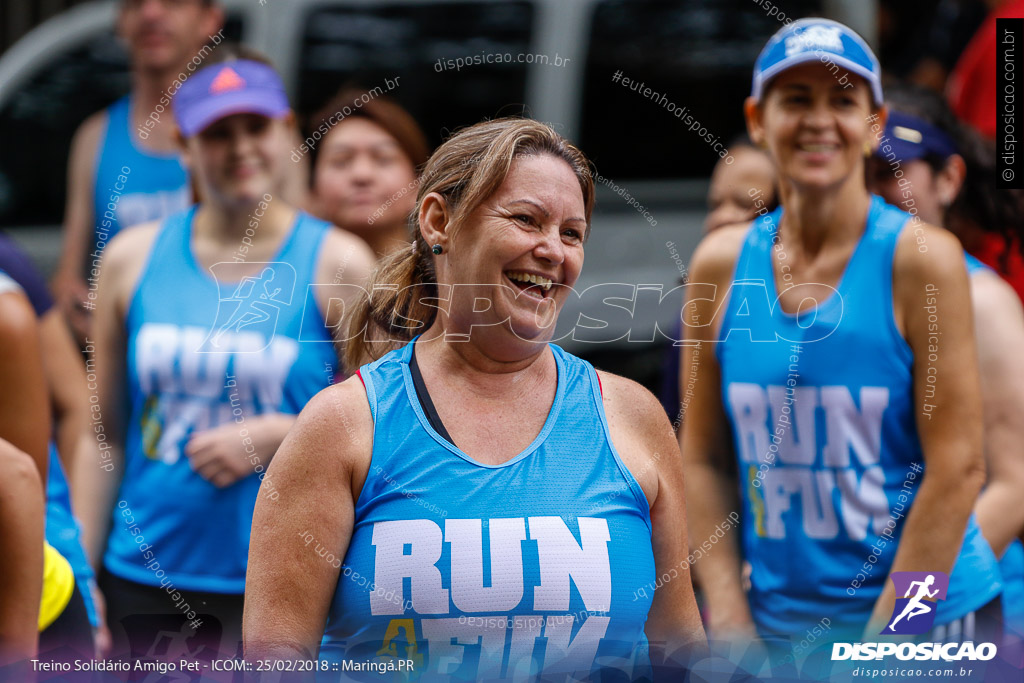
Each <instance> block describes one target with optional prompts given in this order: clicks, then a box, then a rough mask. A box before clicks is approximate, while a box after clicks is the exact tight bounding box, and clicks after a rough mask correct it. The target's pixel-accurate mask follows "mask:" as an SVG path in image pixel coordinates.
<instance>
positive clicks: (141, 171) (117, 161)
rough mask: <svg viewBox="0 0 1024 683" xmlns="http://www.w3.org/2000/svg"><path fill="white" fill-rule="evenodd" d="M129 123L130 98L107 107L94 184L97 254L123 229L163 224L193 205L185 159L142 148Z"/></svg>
mask: <svg viewBox="0 0 1024 683" xmlns="http://www.w3.org/2000/svg"><path fill="white" fill-rule="evenodd" d="M166 115H167V116H170V112H168V113H167V114H166ZM130 119H131V99H130V98H129V97H127V96H126V97H123V98H121V99H119V100H118V101H117V102H114V104H112V105H110V107H109V108H108V109H107V129H106V132H105V133H104V135H103V140H102V143H101V144H100V148H99V153H98V154H97V160H96V177H95V182H94V184H93V221H94V226H95V230H94V231H93V247H94V248H95V249H97V250H99V251H103V249H104V247H105V246H106V245H107V244H109V243H110V240H111V239H113V237H114V235H116V234H117V233H118V232H120V231H121V230H122V229H124V228H128V227H131V226H133V225H138V224H139V223H145V222H147V221H155V220H159V219H161V218H164V217H165V216H169V215H171V214H172V213H175V212H177V211H182V210H184V209H187V208H188V207H189V205H190V204H191V203H192V190H191V187H190V185H189V179H188V171H186V170H185V167H184V166H183V165H182V163H181V157H180V156H179V155H177V154H161V153H159V152H149V151H146V150H144V149H140V148H139V147H138V146H137V145H136V142H137V139H136V133H135V131H134V130H132V129H131V125H132V124H131V120H130Z"/></svg>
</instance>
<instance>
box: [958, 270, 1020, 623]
mask: <svg viewBox="0 0 1024 683" xmlns="http://www.w3.org/2000/svg"><path fill="white" fill-rule="evenodd" d="M964 258H965V259H966V260H967V274H968V275H970V276H972V277H973V276H974V275H975V274H976V273H984V272H989V273H995V271H994V270H992V269H991V268H989V267H988V266H987V265H985V264H984V263H982V262H981V261H979V260H978V259H976V258H974V257H973V256H971V255H970V254H968V253H966V252H965V253H964ZM999 572H1000V574H1001V575H1002V577H1003V599H1002V603H1003V616H1004V625H1005V626H1006V628H1007V630H1009V631H1012V632H1013V633H1014V634H1016V635H1017V636H1018V637H1020V636H1024V546H1022V545H1021V542H1020V540H1019V539H1014V540H1013V541H1011V543H1010V545H1009V547H1008V548H1007V549H1006V551H1005V552H1004V553H1003V556H1002V557H1001V558H999Z"/></svg>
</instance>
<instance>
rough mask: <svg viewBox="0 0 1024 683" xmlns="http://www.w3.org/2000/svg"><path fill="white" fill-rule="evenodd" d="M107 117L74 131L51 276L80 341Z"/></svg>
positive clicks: (84, 323) (91, 120)
mask: <svg viewBox="0 0 1024 683" xmlns="http://www.w3.org/2000/svg"><path fill="white" fill-rule="evenodd" d="M108 118H109V117H108V115H107V112H106V111H101V112H97V113H95V114H93V115H92V116H90V117H89V118H87V119H86V120H85V122H84V123H82V125H81V126H79V127H78V130H77V131H76V132H75V137H74V138H73V139H72V141H71V154H70V156H69V158H68V175H67V201H66V202H65V207H64V240H63V242H62V243H61V253H60V261H59V262H58V264H57V272H56V273H55V274H54V277H53V290H54V294H55V295H56V298H57V304H58V306H59V307H60V309H61V310H62V311H63V313H64V315H65V316H67V320H68V324H69V325H70V326H71V328H72V329H73V330H74V331H75V333H76V335H77V336H78V337H79V338H81V337H84V336H85V334H86V333H87V331H88V326H89V314H88V312H87V311H86V310H85V309H84V308H83V303H84V302H85V299H86V296H87V293H88V288H87V286H86V282H85V278H84V277H83V276H82V270H83V268H84V267H85V262H86V253H88V251H89V249H90V246H91V243H92V237H93V230H94V226H95V217H94V216H93V204H92V201H93V200H92V194H93V183H94V181H95V174H96V156H97V154H99V147H100V139H101V138H102V136H103V133H104V131H105V130H106V128H107V119H108Z"/></svg>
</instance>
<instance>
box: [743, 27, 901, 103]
mask: <svg viewBox="0 0 1024 683" xmlns="http://www.w3.org/2000/svg"><path fill="white" fill-rule="evenodd" d="M808 62H821V63H823V64H826V65H828V64H829V63H831V64H835V65H836V66H837V67H841V68H843V69H845V70H846V71H848V72H850V73H853V74H855V75H857V76H860V77H861V78H863V79H864V80H866V81H867V82H868V85H870V86H871V95H872V96H873V98H874V100H875V104H877V105H879V106H881V104H882V67H881V66H880V65H879V63H878V58H877V57H875V53H874V52H872V51H871V48H870V47H869V46H868V44H867V43H866V42H864V39H863V38H861V37H860V36H859V35H857V33H856V31H854V30H853V29H852V28H850V27H849V26H847V25H845V24H840V23H839V22H838V21H832V20H831V19H820V18H817V17H810V18H807V19H800V20H798V21H794V22H793V23H792V24H788V25H786V26H784V27H782V28H781V29H779V30H778V31H776V33H775V35H773V36H772V37H771V38H769V39H768V43H767V44H766V45H765V46H764V49H762V50H761V54H760V55H758V57H757V61H756V62H755V63H754V83H753V87H752V88H751V90H750V94H751V95H752V96H753V97H754V99H755V100H760V99H761V95H762V94H763V93H764V87H765V85H766V84H767V83H768V81H770V80H771V79H772V78H774V77H775V76H778V75H779V74H780V73H782V72H783V71H786V70H787V69H791V68H793V67H794V66H797V65H799V64H806V63H808Z"/></svg>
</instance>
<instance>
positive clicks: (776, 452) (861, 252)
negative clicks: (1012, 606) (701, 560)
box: [716, 197, 1000, 636]
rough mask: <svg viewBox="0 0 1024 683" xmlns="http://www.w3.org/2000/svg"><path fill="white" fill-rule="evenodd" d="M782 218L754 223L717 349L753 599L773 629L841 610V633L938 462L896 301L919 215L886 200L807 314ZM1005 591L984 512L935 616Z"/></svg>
mask: <svg viewBox="0 0 1024 683" xmlns="http://www.w3.org/2000/svg"><path fill="white" fill-rule="evenodd" d="M781 216H782V208H781V207H780V208H779V209H778V210H776V211H775V212H774V213H772V214H769V215H767V216H764V217H761V218H758V219H756V220H755V221H754V222H753V223H752V225H751V228H750V230H749V232H748V233H747V238H746V240H745V242H744V244H743V247H742V249H741V251H740V254H739V258H738V261H737V263H736V272H735V277H734V281H733V283H732V288H731V290H730V294H729V299H728V303H727V305H726V307H725V317H724V318H723V321H722V332H721V335H720V337H719V338H721V339H724V341H722V342H720V343H719V344H717V348H716V354H717V357H718V360H719V363H720V366H721V372H722V395H723V403H724V406H725V409H726V412H727V414H728V415H729V419H730V422H731V424H732V428H733V438H734V443H735V446H736V453H737V457H738V460H739V473H740V490H741V497H742V515H743V523H742V524H741V525H740V528H741V529H742V537H743V550H744V555H745V557H746V558H747V560H749V561H750V563H751V565H752V570H753V571H752V575H751V589H750V593H749V600H750V606H751V611H752V614H753V617H754V621H755V623H756V624H757V626H758V628H759V629H760V630H761V631H762V632H764V633H766V634H771V633H774V634H799V633H802V632H803V631H804V630H805V629H808V628H811V627H813V626H814V625H816V624H818V623H819V622H820V620H821V619H822V618H823V617H828V618H829V619H831V625H832V630H831V631H830V633H831V634H832V635H833V636H840V635H842V634H844V633H847V634H852V635H859V634H860V631H861V629H863V627H864V625H865V624H866V623H867V620H868V618H869V617H870V613H871V610H872V608H873V607H874V603H875V601H876V599H877V598H878V596H879V594H880V593H881V591H882V590H883V589H884V587H885V584H886V581H887V576H888V573H889V569H890V567H891V566H892V562H893V559H894V557H895V554H896V548H897V545H898V543H899V539H900V534H901V532H902V529H903V525H904V523H905V521H906V515H907V514H908V513H909V510H910V505H911V502H912V500H913V495H914V493H916V491H917V489H918V487H919V485H920V483H921V478H922V476H923V471H924V469H923V467H924V460H923V455H922V451H921V444H920V441H919V437H918V433H917V427H916V423H915V419H916V417H917V415H916V412H917V411H916V410H915V407H914V406H915V403H914V395H913V376H912V366H913V362H914V358H913V354H912V352H911V349H910V346H909V345H908V344H907V343H906V341H905V340H904V339H903V337H902V335H901V334H900V333H899V330H898V328H897V327H896V322H895V319H894V317H893V312H892V268H893V255H894V253H895V249H896V242H897V238H898V237H899V234H900V232H901V230H902V229H903V226H904V224H905V223H906V221H907V220H908V219H909V218H910V216H909V214H906V213H903V212H902V211H900V210H898V209H896V208H893V207H891V206H888V205H886V204H885V203H884V202H883V201H882V200H881V198H879V197H873V198H872V201H871V207H870V211H869V213H868V218H867V225H866V228H865V232H864V234H863V236H862V237H861V239H860V241H859V243H858V245H857V247H856V249H855V250H854V252H853V254H852V256H851V257H850V260H849V262H848V264H847V266H846V270H845V272H844V273H843V275H842V278H841V279H840V281H839V284H838V287H837V291H834V292H832V293H831V295H830V296H829V297H827V298H826V299H825V300H824V301H823V302H821V303H820V304H819V305H818V306H817V307H816V308H810V309H807V308H806V307H805V308H804V309H802V310H801V313H800V314H799V315H790V314H787V313H785V312H784V311H782V308H781V306H780V305H779V304H778V303H777V299H776V292H777V289H776V285H775V274H774V272H773V269H772V254H771V251H772V249H775V248H778V247H775V246H773V245H774V244H775V233H776V230H777V226H778V223H779V220H780V218H781ZM797 286H799V285H797ZM999 590H1000V582H999V575H998V571H997V566H996V560H995V556H994V555H993V553H992V551H991V548H990V547H989V546H988V543H987V542H986V541H985V540H984V538H983V537H982V536H981V533H980V531H979V529H978V525H977V523H976V522H975V520H974V517H973V515H972V516H971V518H970V521H969V523H968V526H967V531H966V535H965V539H964V542H963V546H962V548H961V551H960V555H959V556H958V559H957V561H956V564H955V566H954V569H953V573H952V576H951V577H950V583H949V590H948V592H947V598H946V600H945V601H944V602H943V603H941V604H940V606H939V609H938V614H937V616H936V623H937V624H942V623H946V622H948V621H951V620H953V619H957V618H960V617H962V616H964V615H965V614H966V613H968V612H970V611H972V610H974V609H977V608H978V607H981V606H982V605H984V604H986V603H987V602H989V601H991V600H992V599H993V598H994V597H995V596H996V595H998V594H999Z"/></svg>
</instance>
